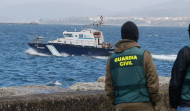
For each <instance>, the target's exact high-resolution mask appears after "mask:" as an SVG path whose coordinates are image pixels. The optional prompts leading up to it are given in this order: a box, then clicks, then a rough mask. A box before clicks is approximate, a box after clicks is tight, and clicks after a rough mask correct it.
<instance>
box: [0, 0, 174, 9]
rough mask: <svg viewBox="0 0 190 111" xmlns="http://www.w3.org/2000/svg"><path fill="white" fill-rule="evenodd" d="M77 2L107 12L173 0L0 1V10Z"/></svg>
mask: <svg viewBox="0 0 190 111" xmlns="http://www.w3.org/2000/svg"><path fill="white" fill-rule="evenodd" d="M67 1H68V2H77V3H83V4H88V5H91V6H97V7H100V8H102V9H105V10H123V9H133V8H138V7H144V6H149V5H153V4H158V3H164V2H167V1H172V0H0V8H4V7H9V6H14V5H20V4H30V3H38V2H67Z"/></svg>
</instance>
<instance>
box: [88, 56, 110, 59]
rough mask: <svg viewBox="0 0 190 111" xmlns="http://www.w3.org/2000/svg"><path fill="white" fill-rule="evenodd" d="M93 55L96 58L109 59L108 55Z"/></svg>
mask: <svg viewBox="0 0 190 111" xmlns="http://www.w3.org/2000/svg"><path fill="white" fill-rule="evenodd" d="M92 57H93V58H96V59H108V56H92Z"/></svg>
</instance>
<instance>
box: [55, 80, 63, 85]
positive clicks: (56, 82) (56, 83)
mask: <svg viewBox="0 0 190 111" xmlns="http://www.w3.org/2000/svg"><path fill="white" fill-rule="evenodd" d="M54 84H55V85H58V86H61V85H62V84H61V83H60V82H59V81H55V82H54Z"/></svg>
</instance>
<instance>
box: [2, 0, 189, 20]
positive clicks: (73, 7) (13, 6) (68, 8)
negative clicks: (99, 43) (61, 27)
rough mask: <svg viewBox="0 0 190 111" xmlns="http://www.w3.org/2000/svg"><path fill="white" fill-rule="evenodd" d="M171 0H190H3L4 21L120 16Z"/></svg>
mask: <svg viewBox="0 0 190 111" xmlns="http://www.w3.org/2000/svg"><path fill="white" fill-rule="evenodd" d="M171 1H179V2H181V1H183V2H184V1H190V0H0V22H1V21H7V20H9V21H13V20H15V19H16V20H18V19H20V20H21V19H27V20H29V19H39V18H45V19H51V18H64V17H79V16H80V17H81V16H82V17H84V16H86V17H89V16H97V14H98V15H99V14H101V15H102V14H103V15H104V16H120V15H127V14H129V12H131V11H134V10H136V9H137V10H141V9H145V8H146V7H148V9H149V6H153V7H154V6H156V5H158V4H162V3H165V4H167V2H170V3H171ZM168 5H169V4H168ZM159 6H160V5H159ZM159 6H158V7H159ZM175 6H176V5H175ZM175 6H174V7H175ZM166 7H167V6H166ZM127 11H128V12H127ZM123 12H124V13H123ZM182 12H183V11H182ZM120 13H121V14H120ZM135 13H136V12H135ZM169 13H170V12H169ZM117 14H118V15H117Z"/></svg>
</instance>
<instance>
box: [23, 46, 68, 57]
mask: <svg viewBox="0 0 190 111" xmlns="http://www.w3.org/2000/svg"><path fill="white" fill-rule="evenodd" d="M25 53H27V54H29V55H36V56H51V55H47V54H43V53H39V52H37V51H36V50H34V49H32V48H29V49H27V50H26V51H25ZM60 56H61V57H68V56H69V54H67V53H61V54H60Z"/></svg>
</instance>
